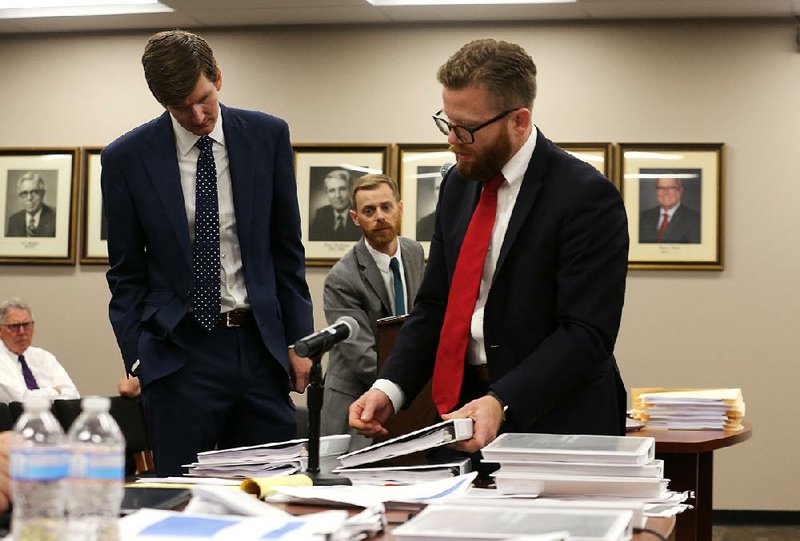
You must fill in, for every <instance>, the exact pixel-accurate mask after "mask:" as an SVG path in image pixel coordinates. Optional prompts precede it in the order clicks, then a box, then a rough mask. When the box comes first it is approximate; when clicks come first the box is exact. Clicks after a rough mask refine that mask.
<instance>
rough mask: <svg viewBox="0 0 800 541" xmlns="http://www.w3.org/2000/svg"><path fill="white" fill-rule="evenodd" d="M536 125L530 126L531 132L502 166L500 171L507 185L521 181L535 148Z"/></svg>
mask: <svg viewBox="0 0 800 541" xmlns="http://www.w3.org/2000/svg"><path fill="white" fill-rule="evenodd" d="M536 135H537V130H536V126H532V127H531V133H530V135H529V136H528V140H527V141H525V144H523V145H522V147H521V148H520V149H519V150H518V151H517V153H516V154H514V155H513V156H511V159H510V160H508V162H507V163H506V164H505V165H504V166H503V169H501V172H502V173H503V176H504V177H505V179H506V182H508V184H509V185H514V184H516V183H518V182H521V181H522V177H524V176H525V171H527V170H528V164H529V163H530V161H531V157H532V156H533V151H534V149H535V148H536Z"/></svg>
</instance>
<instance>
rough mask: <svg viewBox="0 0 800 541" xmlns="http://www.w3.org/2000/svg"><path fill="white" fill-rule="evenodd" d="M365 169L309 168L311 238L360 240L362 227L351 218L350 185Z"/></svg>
mask: <svg viewBox="0 0 800 541" xmlns="http://www.w3.org/2000/svg"><path fill="white" fill-rule="evenodd" d="M361 175H362V173H360V172H358V171H353V170H350V169H346V168H343V167H335V166H325V167H320V166H313V167H311V168H310V171H309V179H310V180H309V182H310V186H309V199H310V201H309V219H310V222H309V223H310V227H309V233H308V240H310V241H357V240H358V239H360V238H361V230H360V229H358V227H356V225H355V223H353V220H352V219H351V218H350V187H351V186H352V184H353V181H354V180H355V179H356V178H358V177H359V176H361Z"/></svg>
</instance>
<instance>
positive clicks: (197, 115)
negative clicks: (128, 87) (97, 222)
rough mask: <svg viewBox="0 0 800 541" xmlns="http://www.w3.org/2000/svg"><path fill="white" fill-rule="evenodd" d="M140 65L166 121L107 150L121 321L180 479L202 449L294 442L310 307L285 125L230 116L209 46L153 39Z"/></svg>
mask: <svg viewBox="0 0 800 541" xmlns="http://www.w3.org/2000/svg"><path fill="white" fill-rule="evenodd" d="M142 65H143V67H144V75H145V79H146V81H147V84H148V87H149V88H150V91H151V93H152V94H153V96H154V97H155V99H156V100H157V101H158V102H159V103H160V104H161V105H162V106H163V107H164V109H165V110H164V112H163V114H161V115H160V116H159V117H157V118H155V119H153V120H151V121H149V122H147V123H145V124H143V125H141V126H139V127H137V128H134V129H133V130H131V131H129V132H128V133H126V134H125V135H123V136H121V137H119V138H118V139H117V140H116V141H114V142H112V143H111V144H109V145H108V146H106V147H105V149H104V150H103V151H102V153H101V160H102V174H101V185H102V189H103V200H104V202H105V205H106V211H107V213H106V218H107V221H108V256H109V264H110V268H109V270H108V272H107V274H106V278H107V281H108V285H109V288H110V290H111V301H110V304H109V317H110V320H111V325H112V327H113V330H114V333H115V335H116V338H117V342H118V344H119V347H120V351H121V353H122V359H123V362H124V364H125V370H126V372H127V373H128V374H130V375H131V376H137V375H138V376H139V380H140V383H141V391H142V395H141V396H142V404H143V406H144V411H145V416H146V420H147V426H148V429H149V431H150V435H151V444H152V445H153V452H154V458H155V465H156V471H157V473H158V475H160V476H164V475H180V474H181V473H183V468H182V467H181V466H182V465H183V464H187V463H189V462H194V461H195V460H196V459H197V453H198V452H201V451H207V450H212V449H215V448H229V447H237V446H246V445H256V444H260V443H266V442H273V441H284V440H287V439H292V438H294V437H296V435H297V413H296V409H295V406H294V404H293V402H292V400H291V397H290V396H289V393H290V391H296V392H304V390H305V387H306V384H307V382H308V376H309V372H310V369H311V361H310V360H309V359H306V358H301V357H299V356H298V355H297V354H296V353H295V352H294V350H293V349H291V348H290V347H289V346H290V345H291V344H294V343H295V342H296V341H297V340H298V339H300V338H302V337H303V336H306V335H308V334H310V333H311V331H312V330H313V320H312V313H311V298H310V294H309V290H308V286H307V284H306V280H305V250H304V248H303V244H302V242H301V233H300V211H299V207H298V203H297V186H296V181H295V177H294V168H293V160H292V147H291V142H290V140H289V127H288V125H287V124H286V122H285V121H284V120H282V119H280V118H277V117H275V116H272V115H269V114H266V113H262V112H259V111H249V110H245V109H238V108H233V107H228V106H226V105H224V104H222V103H220V99H219V94H218V93H219V92H220V91H221V89H222V70H221V68H220V66H219V65H218V64H217V61H216V59H215V58H214V54H213V52H212V51H211V47H210V46H209V45H208V43H207V42H206V41H205V40H204V39H203V38H201V37H200V36H198V35H196V34H193V33H190V32H185V31H180V30H171V31H166V32H159V33H157V34H154V35H153V36H151V37H150V39H149V40H148V42H147V44H146V46H145V50H144V55H143V56H142Z"/></svg>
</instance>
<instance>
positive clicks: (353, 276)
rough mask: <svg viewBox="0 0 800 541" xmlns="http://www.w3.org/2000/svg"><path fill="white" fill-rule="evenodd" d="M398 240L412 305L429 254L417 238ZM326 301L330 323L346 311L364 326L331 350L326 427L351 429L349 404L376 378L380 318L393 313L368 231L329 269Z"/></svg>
mask: <svg viewBox="0 0 800 541" xmlns="http://www.w3.org/2000/svg"><path fill="white" fill-rule="evenodd" d="M398 240H399V241H400V251H401V254H402V258H403V270H404V274H405V279H406V287H407V288H408V302H407V303H406V304H407V307H406V308H407V309H408V310H410V309H411V307H412V306H413V305H414V297H416V295H417V290H419V285H420V282H421V281H422V273H423V269H424V266H425V263H424V261H425V259H424V258H425V256H424V253H423V251H422V246H421V245H420V244H419V243H418V242H417V241H414V240H411V239H407V238H404V237H398ZM323 303H324V307H325V318H326V319H327V320H328V323H329V324H331V323H333V322H334V321H336V319H338V318H339V317H341V316H350V317H352V318H354V319H355V320H356V321H358V324H359V326H360V327H361V329H360V330H359V333H358V337H357V338H356V339H355V340H354V341H353V342H350V343H341V344H338V345H336V346H335V347H334V348H333V349H332V350H331V352H330V355H329V358H328V359H329V360H328V370H327V373H326V374H325V395H324V399H323V407H322V422H321V433H322V434H323V435H326V434H343V433H347V432H348V424H347V409H348V407H349V406H350V404H351V403H352V402H353V401H354V400H355V399H356V398H358V397H359V396H361V394H362V393H364V392H365V391H366V390H367V389H369V387H370V386H371V385H372V383H373V382H374V381H375V376H376V373H377V352H376V349H375V337H376V336H377V328H378V326H377V323H376V322H377V320H378V319H380V318H382V317H388V316H391V315H393V314H392V310H391V304H390V301H389V293H388V292H387V291H386V286H385V285H384V282H383V278H381V272H380V270H378V266H377V265H376V264H375V260H374V259H373V258H372V255H370V253H369V250H368V249H367V246H366V241H365V240H364V238H363V237H362V238H361V240H360V241H358V243H357V244H356V245H355V246H354V247H353V248H352V249H351V250H350V251H349V252H347V254H345V255H344V257H342V258H341V259H340V260H339V261H338V262H337V263H336V265H334V266H333V268H332V269H331V271H330V272H329V273H328V276H327V277H326V278H325V287H324V289H323Z"/></svg>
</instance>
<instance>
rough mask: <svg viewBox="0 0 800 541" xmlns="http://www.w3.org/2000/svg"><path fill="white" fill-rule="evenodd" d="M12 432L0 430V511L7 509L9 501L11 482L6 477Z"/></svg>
mask: <svg viewBox="0 0 800 541" xmlns="http://www.w3.org/2000/svg"><path fill="white" fill-rule="evenodd" d="M12 437H13V433H12V432H0V512H3V511H5V510H6V509H8V505H9V503H10V502H11V482H10V480H9V477H8V451H9V447H11V438H12Z"/></svg>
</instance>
